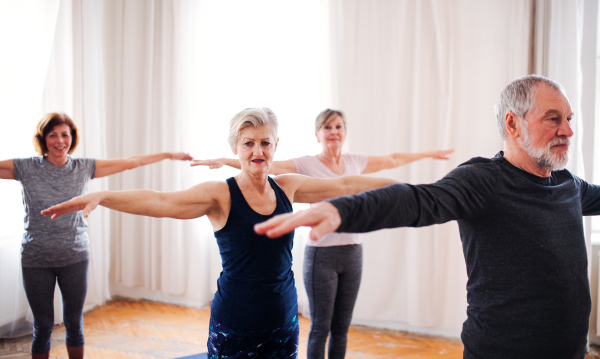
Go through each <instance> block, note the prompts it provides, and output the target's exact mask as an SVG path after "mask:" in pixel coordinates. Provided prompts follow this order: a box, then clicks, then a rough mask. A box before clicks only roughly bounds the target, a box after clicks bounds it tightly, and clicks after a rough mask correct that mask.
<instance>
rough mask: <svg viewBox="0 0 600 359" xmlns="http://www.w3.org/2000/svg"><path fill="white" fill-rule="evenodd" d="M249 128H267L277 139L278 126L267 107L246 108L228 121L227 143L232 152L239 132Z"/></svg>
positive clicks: (275, 118) (273, 114) (275, 117)
mask: <svg viewBox="0 0 600 359" xmlns="http://www.w3.org/2000/svg"><path fill="white" fill-rule="evenodd" d="M250 126H254V127H262V126H269V127H271V130H272V131H273V134H274V135H275V139H277V131H278V129H279V124H278V123H277V116H275V113H273V111H272V110H271V109H270V108H267V107H252V108H247V109H245V110H243V111H241V112H238V113H237V114H236V115H235V116H233V118H232V119H231V120H230V121H229V136H228V137H227V141H228V142H229V146H231V149H232V150H235V146H236V145H237V141H238V137H239V136H240V132H241V131H242V130H243V129H244V128H246V127H250Z"/></svg>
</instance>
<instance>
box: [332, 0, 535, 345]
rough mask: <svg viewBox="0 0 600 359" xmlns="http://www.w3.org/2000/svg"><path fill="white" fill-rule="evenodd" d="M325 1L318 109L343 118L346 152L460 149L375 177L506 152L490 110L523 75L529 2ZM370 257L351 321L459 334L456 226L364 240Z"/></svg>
mask: <svg viewBox="0 0 600 359" xmlns="http://www.w3.org/2000/svg"><path fill="white" fill-rule="evenodd" d="M322 4H323V14H326V15H325V16H326V19H324V21H323V23H324V25H325V28H324V34H325V36H324V39H325V41H324V43H323V49H324V56H323V61H324V65H323V67H324V71H323V72H324V73H329V74H330V75H329V76H330V79H331V82H330V86H328V87H327V88H328V91H327V92H325V93H324V96H323V102H324V103H323V107H326V106H331V107H334V108H339V109H341V110H344V111H345V113H346V115H347V121H348V147H349V151H350V152H353V153H363V154H368V155H384V154H388V153H392V152H417V151H424V150H428V149H444V148H455V149H456V152H455V153H454V154H453V155H452V156H451V160H450V161H448V162H441V161H433V160H424V161H419V162H417V163H414V164H411V165H409V166H405V167H401V168H399V169H395V170H389V171H383V172H380V173H378V174H377V175H380V176H384V177H393V178H396V179H399V180H401V181H404V182H408V183H414V184H418V183H430V182H433V181H436V180H438V179H440V178H441V177H443V175H444V174H446V173H447V172H449V171H450V170H451V169H453V168H454V167H456V166H457V165H458V164H460V163H462V162H464V161H466V160H468V159H469V158H471V157H475V156H483V157H493V156H494V155H495V154H496V153H497V152H498V151H499V150H501V149H502V141H501V138H500V135H499V133H498V130H497V128H496V122H495V118H494V112H493V106H494V103H495V101H496V99H497V98H498V96H499V94H500V92H501V90H502V89H503V88H504V87H505V86H506V85H507V84H508V83H509V82H510V81H511V80H513V79H514V78H516V77H519V76H523V75H526V74H527V70H528V54H529V31H530V12H531V7H530V6H531V4H530V3H529V2H525V1H520V0H513V1H506V0H501V1H500V0H498V1H485V2H482V1H476V0H457V1H452V2H449V1H433V0H432V1H395V0H394V1H391V0H390V1H385V0H382V1H376V2H374V1H364V0H326V1H323V2H322ZM327 50H328V52H327ZM327 85H328V83H327V82H325V84H324V87H325V86H327ZM364 254H365V255H364V272H363V280H362V285H361V289H360V293H359V297H358V302H357V304H356V308H355V310H354V318H353V321H354V323H358V324H367V325H376V326H382V327H388V328H396V329H404V330H410V331H417V332H427V333H432V334H442V335H450V336H455V337H456V336H459V334H460V331H461V328H462V322H463V321H464V320H465V319H466V290H465V285H466V279H467V277H466V268H465V263H464V258H463V254H462V247H461V242H460V237H459V233H458V226H457V224H456V222H451V223H448V224H444V225H438V226H431V227H427V228H420V229H412V228H405V229H394V230H385V231H379V232H375V233H372V234H368V235H367V236H366V239H365V244H364Z"/></svg>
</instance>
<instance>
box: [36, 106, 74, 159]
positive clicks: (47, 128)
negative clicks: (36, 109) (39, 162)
mask: <svg viewBox="0 0 600 359" xmlns="http://www.w3.org/2000/svg"><path fill="white" fill-rule="evenodd" d="M58 125H67V126H69V127H70V128H71V147H70V148H69V152H68V153H69V154H71V153H73V151H75V149H76V148H77V145H78V144H79V133H78V132H77V126H75V123H74V122H73V120H71V118H70V117H69V116H67V115H66V114H64V113H58V112H51V113H47V114H45V115H44V116H43V117H42V119H41V120H40V122H38V124H37V128H36V130H35V135H33V147H35V151H36V152H37V153H39V154H40V156H45V155H46V154H48V146H46V136H47V135H48V134H49V133H50V132H51V131H52V129H53V128H54V127H55V126H58Z"/></svg>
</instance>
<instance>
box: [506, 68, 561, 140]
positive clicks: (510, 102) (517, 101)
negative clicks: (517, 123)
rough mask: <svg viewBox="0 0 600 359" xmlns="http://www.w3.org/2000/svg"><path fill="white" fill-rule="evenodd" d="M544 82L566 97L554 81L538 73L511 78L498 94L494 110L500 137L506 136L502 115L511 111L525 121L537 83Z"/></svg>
mask: <svg viewBox="0 0 600 359" xmlns="http://www.w3.org/2000/svg"><path fill="white" fill-rule="evenodd" d="M540 84H545V85H547V86H549V87H550V88H552V89H554V90H556V91H560V92H562V94H563V95H565V97H566V93H565V89H564V87H562V85H561V84H559V83H558V82H556V81H553V80H550V79H549V78H546V77H543V76H538V75H527V76H523V77H520V78H518V79H515V80H513V82H511V83H510V84H508V86H506V88H505V89H504V90H503V91H502V93H501V94H500V97H499V98H498V101H497V102H496V105H495V106H494V111H495V112H496V120H497V124H498V130H499V131H500V135H502V139H504V138H505V137H506V122H505V120H504V117H505V116H506V113H507V112H509V111H510V112H512V113H514V114H515V115H517V117H518V118H519V119H521V120H522V121H525V116H526V115H527V113H529V111H531V109H532V108H533V105H534V103H535V94H536V92H537V88H538V85H540Z"/></svg>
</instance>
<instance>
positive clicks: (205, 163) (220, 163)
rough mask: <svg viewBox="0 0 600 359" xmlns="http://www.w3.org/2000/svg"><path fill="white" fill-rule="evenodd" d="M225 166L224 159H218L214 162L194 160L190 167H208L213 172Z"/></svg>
mask: <svg viewBox="0 0 600 359" xmlns="http://www.w3.org/2000/svg"><path fill="white" fill-rule="evenodd" d="M224 165H225V159H224V158H216V159H214V160H193V161H192V163H190V166H208V167H210V169H211V170H216V169H217V168H221V167H223V166H224Z"/></svg>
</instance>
